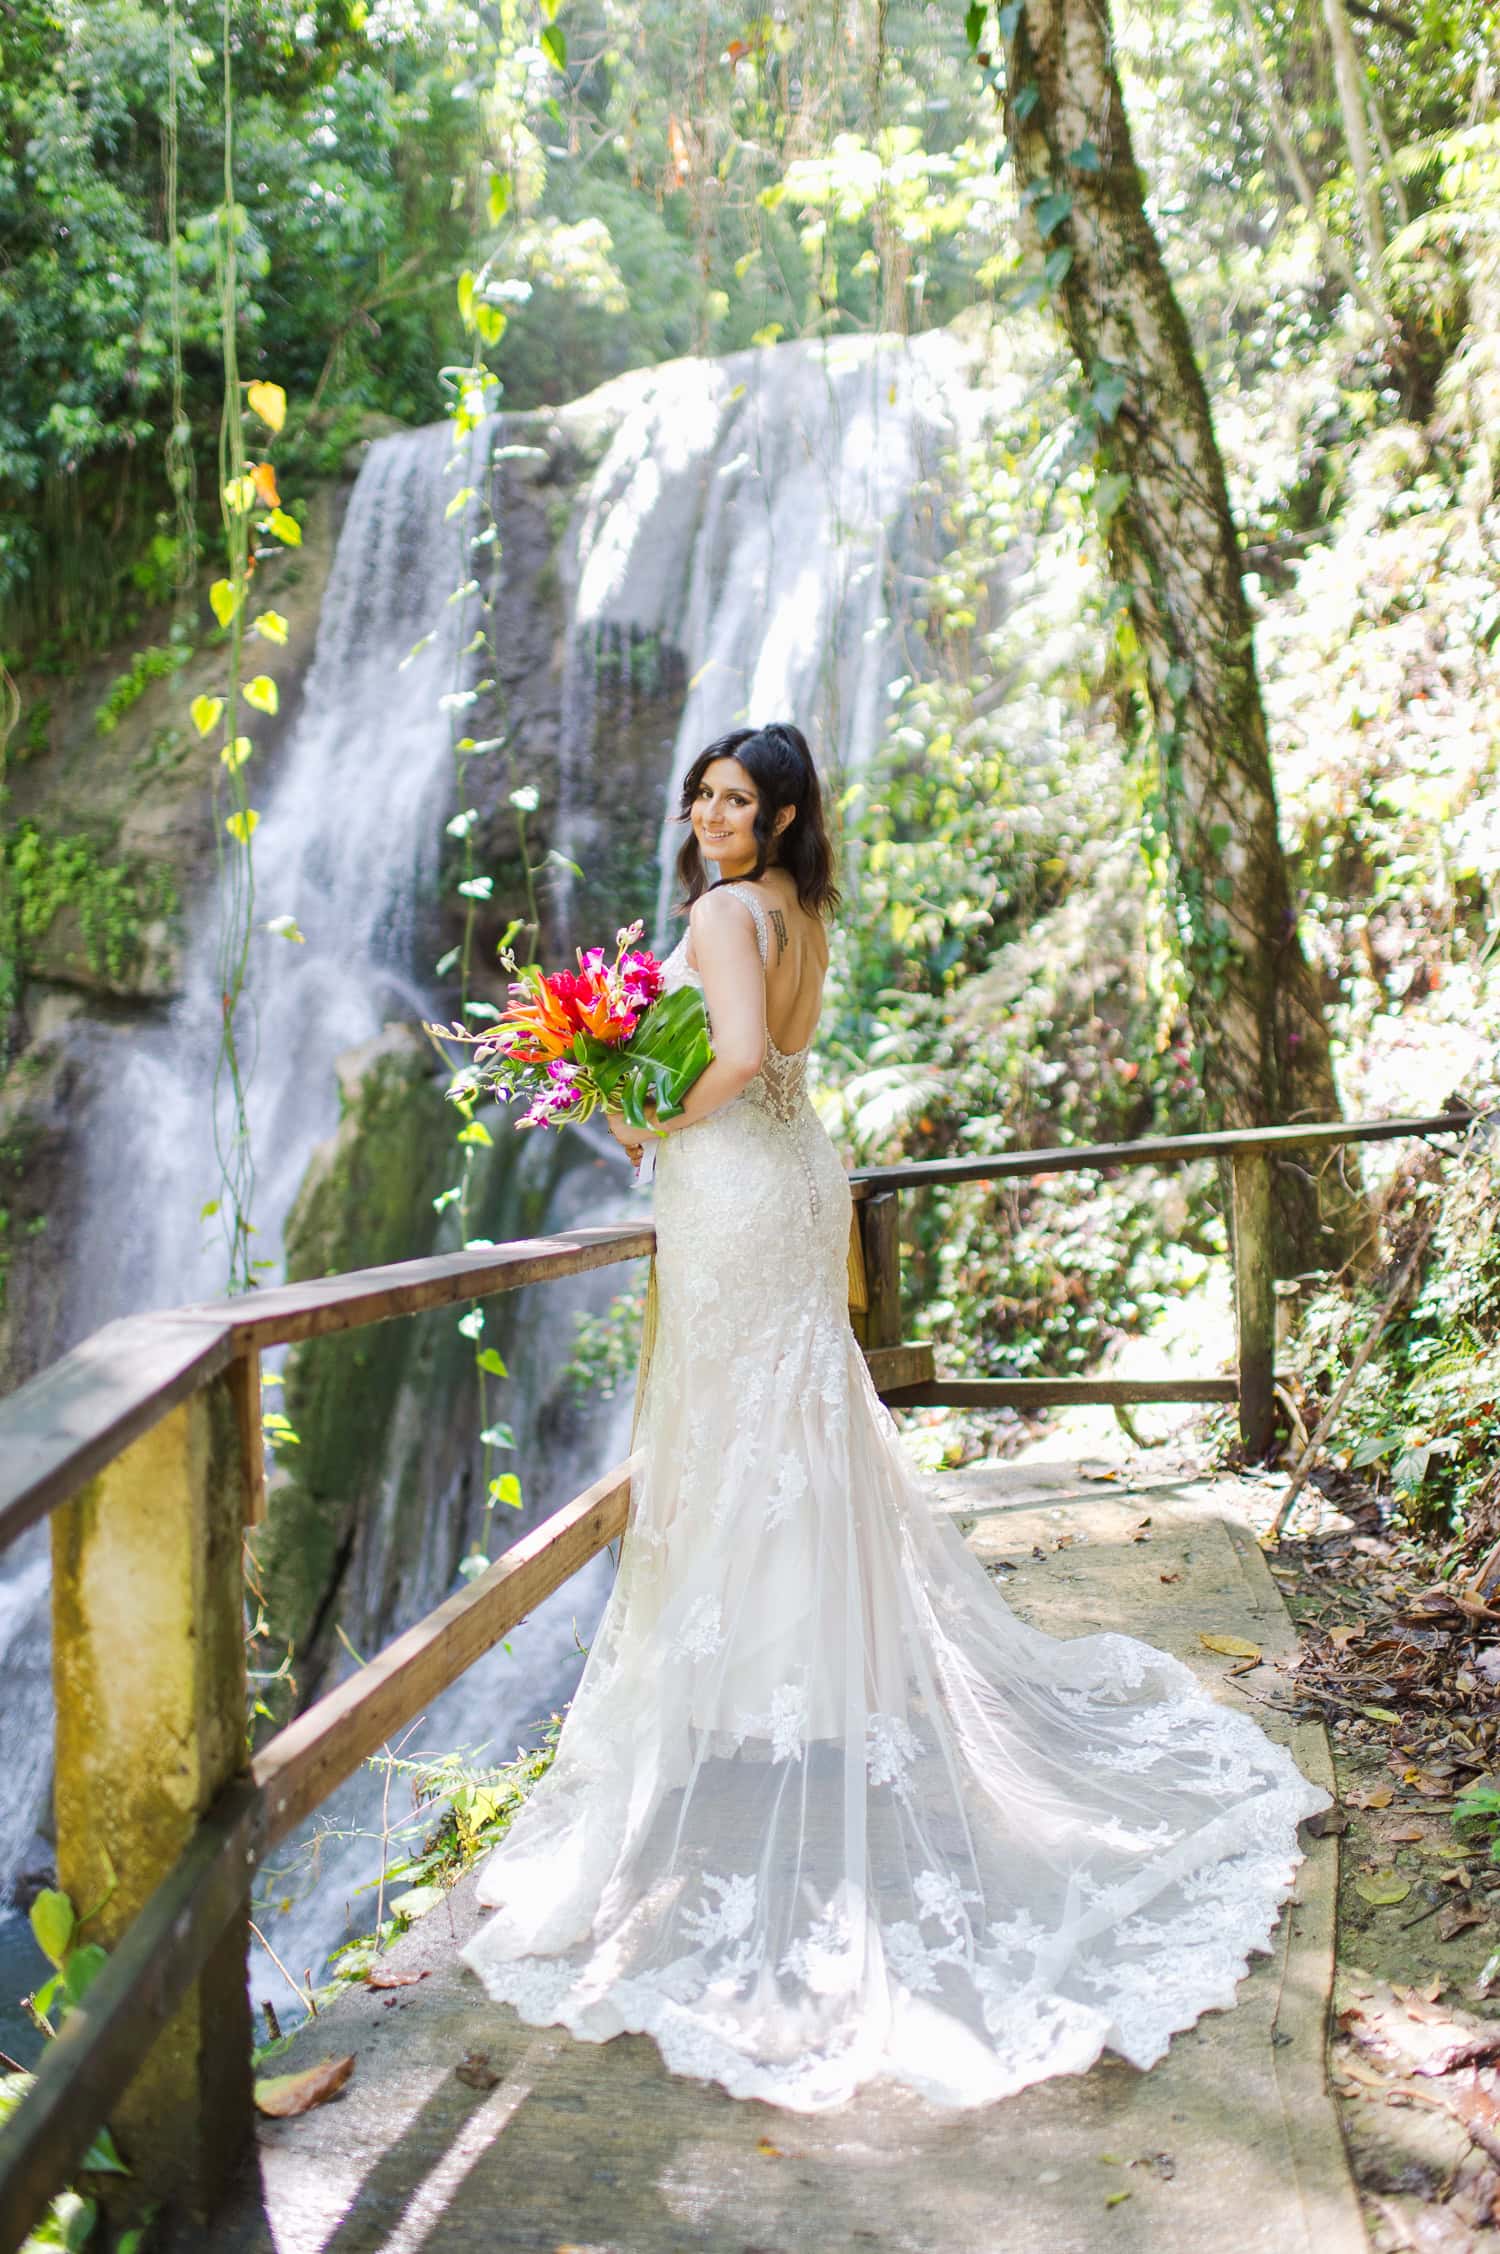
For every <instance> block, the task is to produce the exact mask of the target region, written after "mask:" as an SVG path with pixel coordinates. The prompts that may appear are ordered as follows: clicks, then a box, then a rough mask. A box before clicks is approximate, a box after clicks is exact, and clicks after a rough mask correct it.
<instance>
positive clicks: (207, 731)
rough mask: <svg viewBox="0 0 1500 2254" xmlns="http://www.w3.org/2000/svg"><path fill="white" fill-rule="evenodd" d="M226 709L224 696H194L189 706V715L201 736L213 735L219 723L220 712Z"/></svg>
mask: <svg viewBox="0 0 1500 2254" xmlns="http://www.w3.org/2000/svg"><path fill="white" fill-rule="evenodd" d="M223 709H224V699H223V698H222V697H194V699H193V701H192V703H191V704H190V705H189V706H188V716H189V718H190V719H191V721H192V723H193V726H194V727H195V728H196V729H197V731H198V733H199V735H200V736H208V735H212V733H213V731H214V729H215V728H216V727H217V726H218V724H219V714H220V713H221V712H222V711H223Z"/></svg>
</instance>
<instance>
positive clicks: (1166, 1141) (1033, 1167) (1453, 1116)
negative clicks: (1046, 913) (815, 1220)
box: [849, 1111, 1489, 1197]
mask: <svg viewBox="0 0 1500 2254" xmlns="http://www.w3.org/2000/svg"><path fill="white" fill-rule="evenodd" d="M1488 1117H1489V1114H1488V1113H1486V1112H1478V1111H1440V1112H1434V1113H1431V1114H1429V1115H1427V1116H1425V1117H1423V1118H1420V1119H1354V1120H1341V1119H1328V1120H1317V1121H1314V1122H1312V1123H1310V1124H1309V1125H1307V1126H1305V1127H1232V1128H1226V1129H1225V1130H1224V1132H1223V1133H1222V1134H1217V1135H1143V1136H1141V1138H1140V1139H1139V1141H1137V1142H1132V1143H1063V1144H1060V1145H1058V1146H1057V1147H1056V1148H1054V1149H1051V1150H1018V1151H994V1152H991V1153H990V1155H989V1156H988V1157H984V1158H925V1159H913V1160H912V1161H911V1162H910V1163H909V1164H907V1165H902V1166H858V1167H856V1168H855V1169H854V1171H853V1172H852V1173H851V1174H850V1176H849V1179H850V1181H851V1182H852V1183H853V1184H855V1186H856V1194H858V1195H863V1196H866V1197H868V1196H871V1195H872V1194H873V1193H875V1192H876V1191H879V1190H901V1189H913V1190H915V1189H923V1188H927V1187H929V1186H930V1185H932V1184H933V1183H937V1182H1004V1181H1015V1180H1016V1179H1017V1178H1022V1179H1024V1178H1025V1176H1027V1175H1029V1174H1074V1173H1079V1172H1081V1171H1082V1170H1083V1169H1084V1168H1087V1167H1098V1168H1099V1169H1100V1170H1101V1171H1102V1170H1103V1169H1104V1168H1105V1167H1109V1166H1180V1165H1186V1164H1187V1162H1188V1161H1189V1160H1190V1159H1195V1158H1233V1157H1234V1156H1235V1155H1236V1153H1244V1152H1249V1151H1266V1152H1268V1153H1269V1154H1270V1155H1271V1156H1272V1157H1273V1158H1274V1157H1275V1156H1276V1154H1277V1153H1278V1152H1279V1151H1292V1150H1320V1149H1321V1150H1329V1149H1337V1148H1338V1147H1339V1146H1340V1145H1341V1144H1344V1143H1385V1142H1393V1141H1395V1140H1396V1139H1397V1138H1398V1137H1400V1136H1403V1135H1455V1134H1458V1133H1460V1132H1461V1131H1462V1130H1463V1129H1464V1128H1466V1127H1472V1126H1473V1125H1474V1124H1475V1123H1476V1121H1478V1120H1480V1119H1485V1118H1488Z"/></svg>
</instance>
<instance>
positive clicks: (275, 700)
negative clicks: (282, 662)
mask: <svg viewBox="0 0 1500 2254" xmlns="http://www.w3.org/2000/svg"><path fill="white" fill-rule="evenodd" d="M244 697H245V702H246V704H248V705H252V706H253V707H254V709H255V710H256V711H257V712H274V711H275V710H276V708H277V706H278V705H279V704H280V702H281V698H280V695H279V693H278V691H277V687H276V683H275V682H274V681H273V680H272V679H271V676H270V674H269V673H257V674H256V676H255V678H254V680H252V681H247V682H246V683H245V689H244Z"/></svg>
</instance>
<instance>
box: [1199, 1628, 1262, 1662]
mask: <svg viewBox="0 0 1500 2254" xmlns="http://www.w3.org/2000/svg"><path fill="white" fill-rule="evenodd" d="M1198 1641H1199V1643H1200V1644H1202V1645H1203V1646H1204V1648H1205V1650H1208V1651H1219V1652H1222V1653H1223V1654H1224V1656H1225V1657H1226V1658H1227V1659H1259V1657H1260V1655H1261V1653H1260V1645H1259V1644H1252V1643H1247V1642H1246V1640H1245V1638H1244V1637H1243V1636H1219V1635H1210V1633H1209V1631H1208V1630H1207V1629H1206V1628H1200V1629H1199V1630H1198Z"/></svg>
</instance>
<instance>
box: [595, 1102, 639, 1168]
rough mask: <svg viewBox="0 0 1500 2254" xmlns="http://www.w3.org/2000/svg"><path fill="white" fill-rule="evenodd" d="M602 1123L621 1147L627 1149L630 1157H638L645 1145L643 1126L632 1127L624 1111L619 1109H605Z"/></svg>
mask: <svg viewBox="0 0 1500 2254" xmlns="http://www.w3.org/2000/svg"><path fill="white" fill-rule="evenodd" d="M604 1124H605V1126H606V1127H607V1128H608V1129H609V1131H610V1133H611V1134H612V1135H613V1136H614V1138H615V1141H616V1142H617V1143H619V1144H620V1145H621V1147H622V1148H623V1149H625V1150H627V1151H629V1153H630V1155H631V1157H632V1158H634V1159H639V1157H640V1155H641V1152H642V1150H643V1149H644V1147H645V1142H646V1131H645V1129H644V1128H643V1127H632V1126H631V1124H630V1122H629V1120H628V1119H627V1118H626V1117H625V1115H624V1113H623V1112H620V1111H607V1112H606V1113H605V1114H604Z"/></svg>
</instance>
